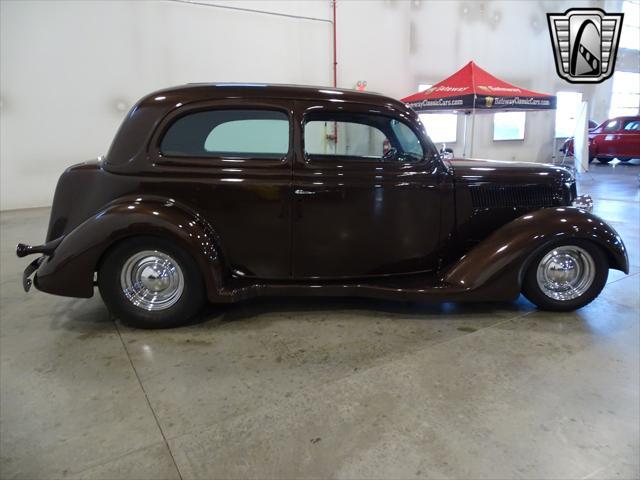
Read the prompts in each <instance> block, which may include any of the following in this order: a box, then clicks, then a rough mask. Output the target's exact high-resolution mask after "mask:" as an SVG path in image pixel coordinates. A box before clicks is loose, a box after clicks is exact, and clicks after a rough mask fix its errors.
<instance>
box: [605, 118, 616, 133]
mask: <svg viewBox="0 0 640 480" xmlns="http://www.w3.org/2000/svg"><path fill="white" fill-rule="evenodd" d="M617 129H618V121H617V120H611V121H610V122H607V124H606V125H605V126H604V128H603V131H605V132H610V131H612V130H617Z"/></svg>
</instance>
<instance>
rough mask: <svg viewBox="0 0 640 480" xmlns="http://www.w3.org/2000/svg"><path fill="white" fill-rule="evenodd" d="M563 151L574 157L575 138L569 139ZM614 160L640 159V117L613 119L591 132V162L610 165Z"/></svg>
mask: <svg viewBox="0 0 640 480" xmlns="http://www.w3.org/2000/svg"><path fill="white" fill-rule="evenodd" d="M561 151H562V152H563V153H565V154H567V155H573V138H567V140H566V141H565V142H564V145H563V146H562V149H561ZM614 158H617V159H618V160H620V161H622V162H628V161H629V160H631V159H632V158H640V116H634V117H617V118H612V119H610V120H607V121H605V122H603V123H601V124H600V125H598V126H597V127H596V128H593V129H590V130H589V162H592V161H593V160H598V161H599V162H600V163H609V162H610V161H611V160H613V159H614Z"/></svg>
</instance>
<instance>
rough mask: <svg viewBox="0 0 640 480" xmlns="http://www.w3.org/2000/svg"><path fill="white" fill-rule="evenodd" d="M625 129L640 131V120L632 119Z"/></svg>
mask: <svg viewBox="0 0 640 480" xmlns="http://www.w3.org/2000/svg"><path fill="white" fill-rule="evenodd" d="M624 129H625V130H633V131H636V132H637V131H640V120H632V121H631V122H629V123H627V124H626V125H625V126H624Z"/></svg>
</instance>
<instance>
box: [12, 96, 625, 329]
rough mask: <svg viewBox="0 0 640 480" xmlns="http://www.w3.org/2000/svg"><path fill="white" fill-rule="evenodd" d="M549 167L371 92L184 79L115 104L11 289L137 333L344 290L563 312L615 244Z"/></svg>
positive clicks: (577, 302) (614, 259)
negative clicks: (112, 117) (119, 118)
mask: <svg viewBox="0 0 640 480" xmlns="http://www.w3.org/2000/svg"><path fill="white" fill-rule="evenodd" d="M587 200H588V199H586V198H583V197H577V195H576V185H575V178H574V176H573V175H572V174H571V172H570V171H568V170H566V169H564V168H560V167H555V166H551V165H542V164H536V163H512V162H496V161H481V160H454V161H451V162H449V161H447V160H444V159H443V158H441V157H440V155H439V154H438V151H437V150H436V148H435V147H434V145H433V143H432V142H431V140H430V139H429V137H428V136H427V134H426V132H425V130H424V127H423V126H422V124H421V123H420V120H419V119H418V116H417V115H416V113H415V112H413V111H412V110H411V109H409V108H408V107H406V106H405V105H404V104H402V103H400V102H398V101H396V100H392V99H391V98H387V97H384V96H381V95H376V94H370V93H360V92H353V91H349V90H337V89H333V88H311V87H297V86H277V85H238V84H194V85H187V86H182V87H177V88H171V89H167V90H162V91H158V92H155V93H153V94H151V95H149V96H147V97H145V98H143V99H142V100H141V101H140V102H138V103H137V104H136V105H135V107H133V109H132V110H131V111H130V112H129V114H128V115H127V117H126V119H125V120H124V122H123V124H122V126H121V127H120V130H119V131H118V133H117V135H116V137H115V140H114V141H113V144H112V145H111V148H110V149H109V152H108V153H107V155H106V157H103V158H100V159H98V160H94V161H90V162H86V163H81V164H78V165H74V166H72V167H70V168H69V169H67V170H66V171H65V172H64V173H63V174H62V176H61V178H60V180H59V182H58V186H57V189H56V193H55V198H54V202H53V208H52V211H51V220H50V223H49V230H48V233H47V238H46V243H45V244H43V245H40V246H27V245H23V244H20V245H18V248H17V254H18V256H20V257H22V256H25V255H29V254H34V253H39V254H42V255H41V256H40V257H39V258H38V259H36V260H35V261H34V262H32V263H31V265H29V267H28V268H27V269H26V270H25V273H24V279H23V283H24V286H25V289H26V290H28V289H29V287H30V285H31V279H30V277H31V276H32V275H33V273H34V272H35V277H34V279H33V283H34V285H35V286H36V287H37V288H38V289H40V290H42V291H44V292H49V293H53V294H57V295H67V296H73V297H91V296H92V295H93V293H94V286H96V285H97V286H98V287H99V289H100V292H101V294H102V297H103V299H104V301H105V302H106V304H107V306H108V307H109V308H110V310H111V311H112V312H114V313H115V314H116V315H117V316H119V317H120V318H121V319H122V320H124V321H125V322H128V323H129V324H132V325H135V326H139V327H165V326H172V325H177V324H181V323H184V322H186V321H187V320H189V318H191V317H193V316H194V315H195V314H196V313H197V312H198V310H199V309H200V308H201V306H202V305H203V303H204V302H205V301H210V302H235V301H238V300H242V299H246V298H250V297H255V296H264V295H353V296H366V297H380V298H388V299H411V300H425V301H512V300H514V299H515V298H516V297H518V295H519V294H520V293H521V292H523V293H524V294H525V295H526V297H527V298H528V299H529V300H531V301H532V302H533V303H535V304H536V305H538V306H539V307H541V308H545V309H552V310H572V309H576V308H580V307H582V306H583V305H585V304H587V303H588V302H590V301H591V300H593V299H594V298H595V297H596V296H597V295H598V293H599V292H600V291H601V290H602V288H603V287H604V285H605V282H606V279H607V275H608V270H609V268H614V269H618V270H622V271H624V272H628V269H629V264H628V259H627V254H626V250H625V247H624V244H623V242H622V240H621V239H620V237H619V236H618V234H617V233H616V232H615V230H614V229H613V228H612V227H611V226H609V225H607V224H606V223H605V222H604V221H603V220H602V219H600V218H598V217H596V216H594V215H592V214H591V213H590V211H589V210H590V209H589V206H590V205H589V203H588V201H587Z"/></svg>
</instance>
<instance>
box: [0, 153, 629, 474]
mask: <svg viewBox="0 0 640 480" xmlns="http://www.w3.org/2000/svg"><path fill="white" fill-rule="evenodd" d="M639 172H640V166H637V165H635V166H634V165H615V166H612V165H604V166H603V165H594V168H593V171H592V172H591V173H589V174H585V175H583V176H582V178H581V187H580V190H581V191H582V192H591V193H592V194H593V195H594V197H595V199H596V213H598V214H600V215H601V216H603V217H604V218H606V219H607V220H609V221H610V222H611V223H612V224H613V225H614V226H615V228H616V229H617V230H618V232H619V233H620V234H621V235H622V237H623V238H624V240H625V241H626V244H627V246H628V248H629V250H630V257H631V264H632V267H631V268H632V271H631V275H629V276H624V275H623V274H621V273H619V272H613V271H612V274H611V275H610V278H609V283H608V285H607V286H606V287H605V289H604V292H603V293H602V295H601V296H600V297H599V298H598V299H597V300H596V301H594V302H593V303H592V304H591V305H589V306H588V307H586V308H584V309H582V310H580V311H577V312H574V313H568V314H553V313H546V312H540V311H537V310H536V309H535V308H533V306H532V305H530V304H529V303H528V302H527V301H526V300H524V299H522V298H521V299H520V300H519V301H517V302H515V303H513V304H487V305H479V304H475V305H455V304H445V305H423V304H406V303H390V302H380V301H368V300H358V299H342V300H335V299H315V300H313V299H312V300H307V299H272V300H259V301H251V302H247V303H243V304H239V305H235V306H231V307H224V308H221V307H211V308H210V309H209V310H208V311H207V312H206V314H205V319H204V321H203V323H201V324H198V325H194V326H191V327H186V328H180V329H175V330H165V331H139V330H132V329H129V328H126V327H124V326H122V325H121V324H119V323H118V322H114V321H112V320H111V319H110V318H109V315H108V313H107V311H106V309H105V307H104V306H103V304H102V303H101V300H100V298H99V296H96V297H95V298H93V299H90V300H78V299H68V298H59V297H53V296H49V295H46V294H43V293H41V292H37V291H32V292H30V293H29V294H25V293H24V292H23V291H22V289H21V286H20V273H21V271H22V269H23V268H24V266H25V265H26V261H25V260H24V259H22V260H19V259H17V258H15V257H14V253H13V252H14V246H15V244H16V242H18V241H19V240H22V241H29V242H38V241H40V240H42V239H43V237H44V232H45V228H46V222H47V215H48V211H47V210H46V209H34V210H24V211H14V212H6V213H3V214H2V215H1V216H0V222H1V223H0V225H1V264H0V265H1V270H2V271H1V291H0V295H1V299H0V308H1V310H0V355H1V364H0V366H1V369H0V381H1V384H0V387H1V404H0V406H1V411H0V420H1V445H0V447H1V450H0V454H1V464H0V468H1V469H0V477H1V478H3V479H4V478H24V479H27V478H28V479H32V478H109V479H115V478H140V479H141V478H153V479H159V478H183V479H190V478H225V479H227V478H273V479H281V478H328V477H336V478H350V479H356V478H487V479H489V478H491V479H498V478H505V479H507V478H509V479H510V478H531V479H533V478H536V479H541V478H548V479H551V478H553V479H559V478H571V479H574V478H638V476H639V475H640V460H639V448H640V439H639V435H640V433H639V431H640V427H639V422H640V416H639V409H640V403H639V402H640V395H639V375H640V371H639V370H640V353H639V344H640V330H639V320H640V319H639V311H640V229H639V222H640V195H639V193H638V179H637V175H638V173H639Z"/></svg>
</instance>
